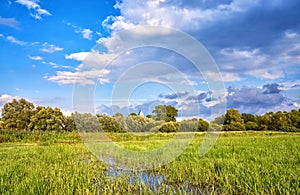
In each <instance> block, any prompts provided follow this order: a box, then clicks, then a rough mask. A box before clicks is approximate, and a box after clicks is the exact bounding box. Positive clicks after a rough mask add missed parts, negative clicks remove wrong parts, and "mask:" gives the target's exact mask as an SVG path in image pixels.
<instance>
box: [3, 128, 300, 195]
mask: <svg viewBox="0 0 300 195" xmlns="http://www.w3.org/2000/svg"><path fill="white" fill-rule="evenodd" d="M1 135H3V133H1ZM6 136H9V134H6ZM10 136H11V135H10ZM26 136H27V137H26ZM35 136H36V138H35V139H33V138H34V137H35ZM203 136H204V134H197V135H196V137H195V139H194V141H193V142H192V143H191V145H190V146H189V147H188V148H187V150H186V151H185V152H184V153H182V154H181V155H180V156H179V157H177V158H176V159H175V160H174V161H173V162H171V163H169V164H167V165H165V166H163V167H161V168H159V169H156V170H153V171H150V172H148V173H147V174H148V175H149V177H150V176H151V177H152V176H153V177H158V176H159V177H160V178H163V179H161V180H160V181H159V182H158V184H156V185H155V186H154V187H153V186H150V185H149V183H147V181H145V180H144V179H141V175H140V173H126V172H124V173H122V174H116V175H113V176H112V175H109V174H108V172H107V170H108V167H107V165H106V164H105V163H103V162H99V161H98V160H97V159H96V158H95V157H94V156H93V155H92V154H91V153H90V152H89V151H88V150H87V149H86V147H85V145H84V144H83V143H82V142H81V141H80V138H79V137H78V135H77V134H76V133H64V134H51V133H50V134H38V135H34V134H32V135H24V137H23V139H15V140H10V142H5V143H1V144H0V159H1V160H0V194H49V193H51V194H97V193H101V194H127V193H128V194H132V193H135V194H136V193H152V194H153V193H158V194H172V193H176V194H177V193H203V192H206V193H213V194H219V193H220V194H299V193H300V190H299V189H300V152H299V151H300V134H299V133H281V132H243V133H222V134H220V137H219V139H218V140H217V142H216V144H215V145H214V146H213V147H212V149H211V150H210V151H209V152H208V153H207V154H205V155H204V156H203V157H200V156H199V155H198V154H199V147H200V146H201V143H202V139H203ZM12 137H14V136H12ZM15 137H16V136H15ZM110 137H113V138H114V139H115V141H118V144H119V145H121V146H123V147H126V148H130V149H135V150H147V149H152V148H153V143H154V142H155V143H158V145H159V143H165V142H166V141H167V140H168V139H170V138H171V137H172V135H171V134H156V135H154V136H148V137H146V138H145V137H144V138H142V137H141V136H131V135H128V134H127V135H124V134H112V135H110ZM25 138H26V139H25Z"/></svg>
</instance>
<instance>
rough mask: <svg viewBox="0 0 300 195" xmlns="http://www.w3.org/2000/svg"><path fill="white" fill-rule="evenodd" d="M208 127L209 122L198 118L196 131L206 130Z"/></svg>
mask: <svg viewBox="0 0 300 195" xmlns="http://www.w3.org/2000/svg"><path fill="white" fill-rule="evenodd" d="M208 127H209V123H208V122H207V121H205V120H203V119H201V118H200V119H199V120H198V128H197V131H207V130H208Z"/></svg>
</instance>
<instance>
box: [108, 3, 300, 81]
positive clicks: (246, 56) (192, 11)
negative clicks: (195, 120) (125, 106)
mask: <svg viewBox="0 0 300 195" xmlns="http://www.w3.org/2000/svg"><path fill="white" fill-rule="evenodd" d="M115 8H116V9H119V10H120V15H119V16H109V17H107V18H106V20H104V21H103V26H104V27H106V28H108V29H110V30H111V31H112V32H113V33H114V32H118V31H120V30H124V29H130V28H133V27H135V26H138V25H156V26H168V27H174V28H178V29H180V30H183V31H185V32H188V33H190V34H191V35H193V36H195V38H197V39H198V40H200V41H202V42H203V43H204V44H205V46H207V47H208V48H209V49H210V52H212V54H213V56H214V57H215V58H216V61H217V63H218V64H219V65H220V69H221V71H222V75H223V81H224V82H232V81H241V80H242V78H244V77H245V76H248V75H250V76H254V77H258V78H262V79H272V80H275V79H278V78H283V77H284V76H285V75H286V74H287V73H288V74H290V72H293V71H291V69H293V67H292V66H293V65H295V64H299V62H300V58H299V56H300V55H299V54H300V48H299V34H298V33H297V32H299V26H298V24H299V22H300V12H298V11H297V10H299V9H300V3H299V2H297V1H290V0H289V1H288V2H283V1H274V2H271V3H268V4H266V3H265V2H263V1H261V0H258V1H250V0H247V1H242V0H233V1H227V0H222V1H200V2H199V1H194V0H192V1H183V0H167V1H160V0H151V1H150V0H149V1H135V0H134V1H131V0H125V1H122V2H117V3H116V5H115ZM257 21H259V22H257ZM277 27H280V28H277ZM254 29H255V30H254ZM270 35H271V36H270Z"/></svg>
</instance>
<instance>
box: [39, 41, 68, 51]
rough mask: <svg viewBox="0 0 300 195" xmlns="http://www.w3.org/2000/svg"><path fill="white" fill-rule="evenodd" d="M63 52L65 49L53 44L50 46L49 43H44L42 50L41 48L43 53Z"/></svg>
mask: <svg viewBox="0 0 300 195" xmlns="http://www.w3.org/2000/svg"><path fill="white" fill-rule="evenodd" d="M62 50H63V48H61V47H58V46H55V45H53V44H49V43H47V42H45V43H43V45H42V48H41V51H43V52H47V53H54V52H57V51H62Z"/></svg>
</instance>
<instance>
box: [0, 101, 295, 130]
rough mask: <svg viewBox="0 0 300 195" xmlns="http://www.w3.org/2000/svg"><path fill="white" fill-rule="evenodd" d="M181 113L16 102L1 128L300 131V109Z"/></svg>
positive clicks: (8, 108) (5, 114)
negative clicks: (72, 109) (69, 109)
mask: <svg viewBox="0 0 300 195" xmlns="http://www.w3.org/2000/svg"><path fill="white" fill-rule="evenodd" d="M177 116H178V110H177V109H176V108H175V107H173V106H170V105H158V106H156V107H155V109H154V110H153V111H152V114H150V115H147V116H146V117H143V116H138V115H136V114H135V113H131V114H129V115H128V116H123V115H122V114H121V113H116V114H115V115H113V116H109V115H105V114H97V115H96V116H94V115H92V114H90V113H72V114H71V115H70V116H65V115H63V113H62V111H61V110H60V109H59V108H51V107H44V106H37V107H35V106H34V105H33V104H32V103H31V102H29V101H27V100H25V99H23V98H22V99H20V100H16V99H13V100H12V101H11V102H8V103H6V104H4V106H3V108H2V118H1V119H0V129H5V130H13V131H31V132H35V131H38V132H40V131H43V132H53V131H54V132H63V131H76V130H77V131H80V132H82V131H84V132H99V131H105V132H156V131H160V132H177V131H182V132H188V131H194V132H200V131H207V130H224V131H245V130H256V131H258V130H272V131H287V132H300V110H295V109H294V110H291V111H290V112H287V111H283V112H282V111H278V112H268V113H265V114H264V115H252V114H249V113H242V114H241V113H240V112H239V111H238V110H237V109H234V108H231V109H228V110H227V112H226V114H224V115H222V116H219V117H217V118H215V119H214V120H213V121H211V122H210V123H209V122H207V121H206V120H204V119H200V118H193V119H189V120H183V121H181V122H177V121H176V117H177Z"/></svg>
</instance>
